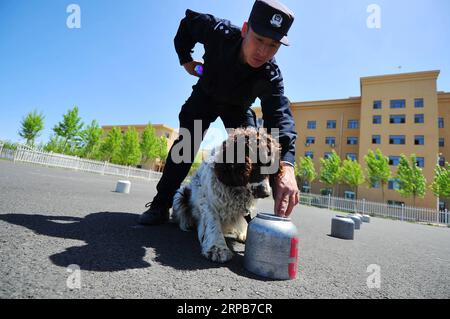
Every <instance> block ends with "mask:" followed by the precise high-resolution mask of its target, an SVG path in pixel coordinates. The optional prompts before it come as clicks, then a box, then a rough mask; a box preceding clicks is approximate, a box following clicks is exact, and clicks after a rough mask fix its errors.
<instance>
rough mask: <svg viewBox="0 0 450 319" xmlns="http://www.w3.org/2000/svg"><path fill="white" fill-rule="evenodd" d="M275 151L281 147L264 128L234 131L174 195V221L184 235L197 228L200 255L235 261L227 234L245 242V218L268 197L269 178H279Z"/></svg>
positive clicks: (222, 261)
mask: <svg viewBox="0 0 450 319" xmlns="http://www.w3.org/2000/svg"><path fill="white" fill-rule="evenodd" d="M240 150H241V151H240ZM239 153H240V154H239ZM279 153H280V145H279V144H278V142H276V141H275V139H273V138H272V137H271V135H270V134H267V133H266V131H265V130H262V129H259V130H257V129H255V128H245V129H243V128H240V129H236V130H234V131H233V132H232V133H231V134H230V135H229V137H228V139H227V140H226V141H225V142H223V144H222V146H221V147H220V149H219V150H218V151H216V154H212V155H211V157H210V159H209V160H207V161H205V162H203V163H202V164H201V166H200V168H199V169H198V170H197V172H196V173H195V175H194V176H193V178H192V180H191V182H190V183H189V184H188V185H186V186H183V187H181V188H180V189H179V190H178V191H177V193H176V195H175V197H174V202H173V213H172V217H173V220H174V221H175V222H177V223H178V224H179V227H180V229H182V230H183V231H189V230H191V229H194V228H197V232H198V239H199V241H200V244H201V251H202V255H203V256H205V257H206V258H208V259H210V260H212V261H214V262H219V263H224V262H227V261H229V260H230V259H231V258H232V257H233V253H232V251H231V250H230V249H229V248H228V246H227V244H226V241H225V235H231V236H233V237H234V238H236V239H237V240H238V241H239V242H245V239H246V234H247V221H246V220H245V216H248V215H250V216H251V214H252V210H253V209H254V206H255V204H256V200H257V199H258V198H264V197H268V196H270V195H271V194H272V189H271V187H270V183H269V177H271V175H275V174H281V170H280V161H279ZM242 154H243V155H242ZM239 157H241V159H240V158H239Z"/></svg>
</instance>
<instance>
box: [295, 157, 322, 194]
mask: <svg viewBox="0 0 450 319" xmlns="http://www.w3.org/2000/svg"><path fill="white" fill-rule="evenodd" d="M294 173H295V176H296V177H297V184H298V185H299V186H300V188H301V187H302V186H303V184H304V183H305V182H308V185H309V186H311V183H312V182H313V181H314V180H315V179H316V178H317V172H316V169H315V167H314V162H313V160H312V159H311V158H310V157H308V156H306V157H301V158H300V160H299V161H298V162H297V163H296V164H295V166H294Z"/></svg>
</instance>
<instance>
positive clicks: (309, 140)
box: [306, 136, 316, 146]
mask: <svg viewBox="0 0 450 319" xmlns="http://www.w3.org/2000/svg"><path fill="white" fill-rule="evenodd" d="M311 144H316V138H315V137H314V136H308V137H307V138H306V146H309V145H311Z"/></svg>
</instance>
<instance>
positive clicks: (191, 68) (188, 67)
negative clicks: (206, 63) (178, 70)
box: [183, 61, 203, 78]
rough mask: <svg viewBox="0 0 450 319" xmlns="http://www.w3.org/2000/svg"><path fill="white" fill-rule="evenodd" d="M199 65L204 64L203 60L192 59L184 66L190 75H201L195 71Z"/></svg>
mask: <svg viewBox="0 0 450 319" xmlns="http://www.w3.org/2000/svg"><path fill="white" fill-rule="evenodd" d="M197 65H201V66H203V62H200V61H191V62H188V63H185V64H183V66H184V68H185V69H186V72H187V73H189V74H190V75H193V76H196V77H198V78H199V77H200V75H199V74H197V72H195V67H196V66H197Z"/></svg>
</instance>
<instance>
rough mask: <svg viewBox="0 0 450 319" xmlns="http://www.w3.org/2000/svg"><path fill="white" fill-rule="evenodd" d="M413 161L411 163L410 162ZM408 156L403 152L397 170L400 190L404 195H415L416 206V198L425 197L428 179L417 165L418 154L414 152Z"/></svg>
mask: <svg viewBox="0 0 450 319" xmlns="http://www.w3.org/2000/svg"><path fill="white" fill-rule="evenodd" d="M410 162H411V163H410ZM410 162H408V158H407V157H406V156H405V155H403V154H402V156H401V158H400V162H399V164H398V170H397V180H398V183H399V189H398V190H397V192H399V193H400V194H401V195H402V196H403V197H410V196H412V197H413V203H414V204H413V205H414V206H416V198H417V197H419V198H424V197H425V192H426V187H427V181H426V179H425V177H424V176H423V174H422V169H421V168H420V167H418V166H417V160H416V156H415V155H414V154H413V155H411V156H410Z"/></svg>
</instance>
